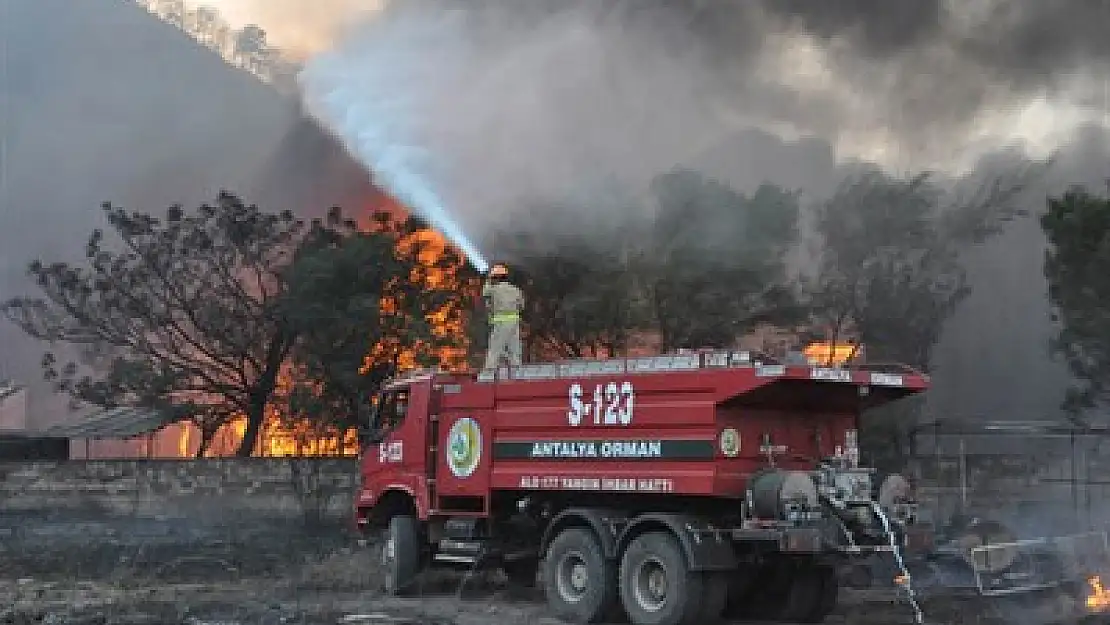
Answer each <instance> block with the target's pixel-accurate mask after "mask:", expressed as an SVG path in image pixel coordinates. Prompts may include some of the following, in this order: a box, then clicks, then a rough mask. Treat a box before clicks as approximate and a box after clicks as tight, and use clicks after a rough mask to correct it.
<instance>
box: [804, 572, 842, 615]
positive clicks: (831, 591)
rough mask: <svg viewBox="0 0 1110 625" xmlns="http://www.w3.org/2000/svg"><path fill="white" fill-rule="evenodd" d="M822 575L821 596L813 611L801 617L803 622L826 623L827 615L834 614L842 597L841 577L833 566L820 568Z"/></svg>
mask: <svg viewBox="0 0 1110 625" xmlns="http://www.w3.org/2000/svg"><path fill="white" fill-rule="evenodd" d="M818 571H819V575H820V577H821V598H820V601H819V602H818V603H817V607H816V608H815V609H814V611H813V612H811V613H809V614H808V615H806V618H803V619H801V622H803V623H824V622H825V617H826V616H828V615H829V614H833V611H834V609H836V604H837V602H838V601H839V598H840V579H839V577H837V574H836V569H835V568H833V567H821V568H818Z"/></svg>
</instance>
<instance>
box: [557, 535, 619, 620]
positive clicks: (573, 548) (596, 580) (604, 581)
mask: <svg viewBox="0 0 1110 625" xmlns="http://www.w3.org/2000/svg"><path fill="white" fill-rule="evenodd" d="M616 577H617V574H616V567H615V566H614V565H613V563H612V562H609V561H607V560H606V559H605V558H604V557H603V556H602V552H601V544H600V543H599V542H598V540H597V538H595V537H594V534H593V532H591V531H590V530H587V529H582V528H578V527H572V528H568V529H565V530H563V531H562V532H560V533H559V534H558V535H557V536H556V537H555V539H554V540H552V541H551V544H550V545H549V546H548V548H547V556H546V557H545V558H544V561H543V589H544V594H545V595H546V596H547V604H548V605H549V606H551V611H552V612H553V613H554V615H555V616H557V617H559V618H561V619H563V620H564V621H568V622H571V623H603V622H609V621H612V620H614V617H615V616H617V612H618V609H619V607H620V603H619V600H618V597H617V580H616Z"/></svg>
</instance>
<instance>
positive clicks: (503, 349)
mask: <svg viewBox="0 0 1110 625" xmlns="http://www.w3.org/2000/svg"><path fill="white" fill-rule="evenodd" d="M502 359H505V360H507V361H508V363H509V365H511V366H514V367H515V366H517V365H519V364H520V363H521V346H520V323H517V322H502V323H493V324H491V325H490V331H489V346H488V347H487V348H486V366H485V368H486V369H487V370H488V369H496V368H497V366H498V365H499V364H501V360H502Z"/></svg>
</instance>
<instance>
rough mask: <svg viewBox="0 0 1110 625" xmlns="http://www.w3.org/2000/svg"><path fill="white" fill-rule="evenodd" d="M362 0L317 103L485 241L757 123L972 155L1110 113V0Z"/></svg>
mask: <svg viewBox="0 0 1110 625" xmlns="http://www.w3.org/2000/svg"><path fill="white" fill-rule="evenodd" d="M280 5H281V3H278V4H277V6H280ZM364 17H365V19H364V20H362V21H361V22H359V21H356V20H353V19H352V20H351V24H350V26H351V28H349V29H348V30H347V31H346V33H345V36H344V37H342V38H340V39H339V40H337V41H336V42H335V44H333V45H332V46H329V47H327V49H326V50H324V51H323V52H321V53H319V54H317V55H315V56H313V57H312V58H310V60H309V61H308V64H307V66H306V69H305V71H304V72H303V74H302V76H301V78H302V81H301V82H302V88H303V91H304V94H305V99H306V102H307V105H308V109H309V110H310V111H311V112H312V113H313V114H314V115H315V116H316V117H317V118H319V119H320V120H321V121H322V122H323V123H324V124H325V126H327V127H329V128H331V129H332V130H333V131H334V132H335V133H336V134H337V135H338V136H340V137H341V138H342V139H343V140H344V142H345V143H346V144H347V146H348V147H349V149H350V150H351V151H352V152H353V153H355V154H357V155H358V157H359V158H360V159H361V160H362V161H363V162H364V163H366V164H367V166H368V167H370V168H371V169H372V170H373V171H375V173H376V174H377V175H378V176H379V181H380V182H381V183H383V184H384V185H385V186H387V187H389V188H390V189H391V190H392V191H393V192H395V194H397V195H398V196H399V197H401V199H403V200H405V201H406V202H407V203H408V204H410V205H411V206H413V207H414V208H415V209H416V210H417V211H418V212H421V213H425V216H426V217H428V218H429V219H431V221H433V223H436V224H437V225H438V226H440V227H441V228H442V229H448V230H449V229H450V228H451V227H452V224H450V223H448V221H449V220H446V219H440V217H441V216H442V214H444V213H445V212H447V211H449V212H452V213H453V215H454V216H456V217H457V218H458V219H459V221H461V222H462V227H463V230H464V231H466V232H469V233H471V234H473V235H474V236H475V237H477V238H478V239H479V241H480V240H481V239H482V236H483V235H484V234H485V233H487V232H489V231H490V230H491V229H493V228H494V227H495V226H496V224H497V223H501V222H504V220H505V219H506V218H507V217H511V216H513V214H514V213H515V212H518V211H519V210H520V209H519V208H518V207H521V206H524V205H527V204H529V203H537V202H539V203H544V202H550V203H565V202H566V201H568V200H570V199H572V198H573V196H574V195H575V194H579V195H581V196H582V199H587V198H588V197H589V196H590V194H591V192H592V191H591V190H592V189H594V188H602V187H605V186H612V187H616V188H621V189H626V190H631V192H632V193H635V191H634V189H636V188H637V187H638V186H640V185H643V184H644V183H646V181H647V180H649V179H650V178H651V177H652V176H654V175H656V174H658V173H661V172H662V171H666V170H667V169H669V168H671V167H673V166H674V165H676V164H686V163H688V162H690V161H691V160H696V159H697V158H698V157H699V156H700V155H701V154H703V153H704V152H705V151H707V150H711V149H713V148H714V147H715V146H716V144H718V143H720V142H722V141H727V140H728V139H729V138H730V136H731V135H733V134H735V133H736V132H738V131H739V129H741V128H745V127H750V126H758V127H763V128H770V129H774V130H776V131H779V132H781V133H783V134H795V135H810V134H813V135H817V136H820V137H823V138H826V139H828V140H830V141H831V142H832V144H833V145H834V147H835V148H836V149H837V151H838V152H839V153H840V154H841V155H845V156H847V155H852V156H862V157H864V158H868V159H874V160H878V161H880V162H883V163H884V164H886V165H888V166H891V167H895V168H917V167H926V166H927V167H935V168H940V169H947V170H953V169H955V170H959V169H961V168H962V167H965V166H969V165H970V164H972V163H973V162H974V160H975V159H976V158H977V157H978V156H980V155H981V154H983V153H984V152H986V151H989V150H990V149H994V148H997V147H999V146H1000V145H1002V144H1005V143H1007V142H1009V141H1012V140H1014V139H1018V138H1023V139H1027V140H1028V141H1030V144H1029V145H1028V146H1027V147H1028V149H1030V150H1031V151H1032V152H1034V153H1037V154H1038V155H1043V154H1045V153H1047V152H1048V151H1050V150H1051V149H1052V148H1054V147H1056V146H1057V145H1058V144H1059V143H1060V142H1061V141H1062V140H1063V137H1064V136H1066V134H1067V133H1070V132H1071V131H1072V130H1074V128H1075V127H1076V126H1077V125H1078V124H1079V123H1081V122H1083V121H1090V120H1099V119H1104V118H1106V117H1108V116H1110V105H1108V104H1107V101H1108V99H1110V98H1108V97H1107V96H1108V94H1107V92H1108V91H1110V81H1108V79H1107V75H1108V74H1110V38H1107V37H1106V36H1105V32H1106V29H1105V28H1104V27H1107V26H1110V1H1107V0H1071V1H1062V0H1058V1H1057V2H1048V1H1046V0H1019V1H1015V0H980V1H978V2H970V1H969V0H960V1H959V2H955V1H954V2H952V3H948V2H944V1H942V0H900V1H899V2H889V1H877V0H852V1H841V2H806V1H802V0H786V1H782V0H765V1H763V2H758V1H751V0H714V1H712V2H710V1H704V0H514V1H513V2H506V1H504V0H480V1H479V0H475V1H472V2H468V3H466V4H465V5H459V4H458V3H457V2H452V1H450V0H405V1H403V2H393V3H391V4H389V5H387V6H386V8H384V9H382V10H381V11H377V12H375V13H373V14H372V15H369V16H364ZM276 23H278V22H275V24H276ZM583 203H588V201H586V202H583ZM444 207H447V208H444ZM452 238H454V237H452Z"/></svg>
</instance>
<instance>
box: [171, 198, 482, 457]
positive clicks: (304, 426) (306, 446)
mask: <svg viewBox="0 0 1110 625" xmlns="http://www.w3.org/2000/svg"><path fill="white" fill-rule="evenodd" d="M384 203H385V204H386V205H385V208H386V209H387V210H389V211H390V212H392V213H393V214H400V213H401V210H400V209H399V207H398V206H397V205H396V204H395V203H392V202H389V201H388V200H386V201H385V202H384ZM416 245H422V246H423V249H421V250H420V251H419V253H418V254H417V258H418V260H419V264H420V267H418V268H417V269H416V270H415V271H414V272H413V275H411V276H409V279H410V280H412V281H413V282H415V283H417V284H422V285H426V286H428V287H432V288H434V287H439V288H443V287H448V288H450V287H459V288H461V287H462V285H461V284H460V283H459V280H458V276H456V275H454V274H453V272H452V271H451V270H444V269H443V268H441V267H439V266H437V263H438V262H439V261H440V259H441V258H442V255H443V254H444V252H445V250H446V249H447V242H446V239H444V238H443V237H442V236H441V235H440V234H439V233H437V232H435V231H433V230H421V231H418V232H415V233H413V234H412V235H410V236H408V237H406V238H404V239H402V240H401V241H400V243H399V251H401V252H404V253H408V252H411V251H413V249H414V246H416ZM391 305H392V302H390V301H389V299H388V298H383V301H382V308H383V310H389V308H390V306H391ZM464 312H465V311H464V309H463V305H462V303H461V302H454V303H451V304H449V305H448V306H445V307H444V308H442V309H440V310H438V311H436V312H434V313H432V314H431V315H430V316H429V322H430V323H431V324H432V328H433V332H434V333H435V334H436V335H437V336H439V337H446V336H450V335H454V336H457V337H460V338H462V339H463V340H464V341H465V336H466V333H465V317H464ZM427 347H428V346H425V345H417V346H415V347H414V348H411V349H410V348H404V347H401V346H399V345H397V344H396V343H395V342H385V341H383V342H382V343H379V344H378V345H376V346H375V347H374V349H373V350H371V353H369V354H367V355H366V359H365V363H364V368H368V367H369V366H371V365H372V364H373V363H374V362H380V361H381V360H380V359H393V358H396V362H398V363H399V368H400V369H401V370H402V371H404V370H408V369H412V368H415V367H416V366H417V353H416V352H417V351H418V350H421V349H424V348H427ZM466 354H467V350H466V346H465V342H464V343H463V345H462V346H461V347H454V348H439V349H436V350H435V352H434V355H435V357H436V360H438V364H439V366H440V367H442V368H444V369H450V370H458V369H460V368H464V367H465V366H466ZM292 386H293V374H292V373H290V372H288V371H287V372H285V373H283V374H282V376H281V377H280V378H279V381H278V387H277V389H276V391H275V401H273V402H271V405H270V406H269V407H268V408H267V414H266V418H265V420H264V421H263V424H262V428H261V432H260V434H259V442H258V446H257V447H256V449H255V455H256V456H265V457H281V456H353V455H357V454H358V435H357V432H355V431H354V430H347V431H345V432H339V431H334V430H333V431H330V432H329V431H320V428H318V427H316V426H315V425H314V424H313V423H309V422H301V423H296V422H290V419H289V418H288V415H287V414H284V411H283V407H282V406H283V404H284V402H283V401H282V399H283V398H285V397H287V396H288V393H289V391H290V389H291V388H292ZM246 430H247V419H246V417H240V418H238V419H235V420H233V421H232V422H230V423H228V424H227V425H226V426H224V427H223V428H222V429H221V431H220V432H218V433H217V434H216V436H215V439H214V441H213V444H212V445H211V447H210V448H209V450H208V453H207V454H206V455H208V456H219V455H225V454H227V453H231V452H232V451H233V450H234V449H235V448H236V447H237V446H238V444H239V441H241V440H242V438H243V436H244V434H245V433H246ZM199 438H200V436H199V433H198V432H197V431H196V429H195V428H192V427H187V426H183V427H181V429H180V432H179V434H178V440H177V443H176V445H175V447H176V450H175V451H176V453H177V455H178V456H179V457H191V456H192V455H194V454H195V453H196V449H197V447H198V445H199Z"/></svg>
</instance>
